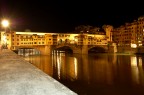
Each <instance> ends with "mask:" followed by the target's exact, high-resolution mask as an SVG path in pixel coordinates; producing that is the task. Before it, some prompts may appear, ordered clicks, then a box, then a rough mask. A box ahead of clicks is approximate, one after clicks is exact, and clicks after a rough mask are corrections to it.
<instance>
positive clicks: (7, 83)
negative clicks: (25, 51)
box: [0, 49, 77, 95]
mask: <svg viewBox="0 0 144 95" xmlns="http://www.w3.org/2000/svg"><path fill="white" fill-rule="evenodd" d="M0 72H1V73H0V85H1V86H0V95H77V94H76V93H75V92H73V91H71V90H70V89H69V88H67V87H66V86H64V85H63V84H61V83H59V82H58V81H56V80H55V79H53V78H52V77H50V76H48V75H47V74H45V73H44V72H42V71H41V70H40V69H38V68H36V67H35V66H33V65H32V64H30V63H29V62H27V61H26V60H24V59H23V58H22V57H20V56H18V55H17V54H16V53H14V52H13V51H10V50H8V49H4V50H2V52H1V53H0Z"/></svg>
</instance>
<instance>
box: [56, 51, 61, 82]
mask: <svg viewBox="0 0 144 95" xmlns="http://www.w3.org/2000/svg"><path fill="white" fill-rule="evenodd" d="M57 69H58V78H59V79H60V71H61V53H60V55H59V56H57Z"/></svg>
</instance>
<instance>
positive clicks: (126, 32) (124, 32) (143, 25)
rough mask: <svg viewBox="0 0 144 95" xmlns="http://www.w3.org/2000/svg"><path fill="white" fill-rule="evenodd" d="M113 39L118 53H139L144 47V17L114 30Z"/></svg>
mask: <svg viewBox="0 0 144 95" xmlns="http://www.w3.org/2000/svg"><path fill="white" fill-rule="evenodd" d="M112 38H113V39H112V40H113V42H115V43H116V44H117V47H118V52H133V53H137V52H138V53H139V50H140V49H142V47H143V46H144V16H142V17H139V18H138V19H137V20H134V21H133V22H132V23H125V25H122V26H120V27H118V28H114V29H113V37H112ZM141 52H143V50H142V51H141Z"/></svg>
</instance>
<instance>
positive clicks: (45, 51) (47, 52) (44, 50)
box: [40, 45, 52, 55]
mask: <svg viewBox="0 0 144 95" xmlns="http://www.w3.org/2000/svg"><path fill="white" fill-rule="evenodd" d="M40 51H41V54H42V55H50V54H51V53H52V48H51V45H46V46H45V47H44V48H41V49H40Z"/></svg>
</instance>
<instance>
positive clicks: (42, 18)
mask: <svg viewBox="0 0 144 95" xmlns="http://www.w3.org/2000/svg"><path fill="white" fill-rule="evenodd" d="M134 1H135V0H134ZM0 8H1V10H0V17H1V19H2V18H8V19H9V20H10V21H11V26H10V27H11V29H13V30H16V31H25V29H30V30H31V31H34V32H36V31H38V32H71V31H73V30H74V28H75V27H76V26H78V25H91V26H98V27H101V26H102V25H104V24H110V25H113V26H114V27H118V26H120V25H122V24H124V23H125V22H132V21H133V20H134V19H137V18H138V17H139V16H142V15H144V7H143V3H142V2H141V1H138V0H136V1H135V2H133V1H129V2H127V1H126V0H125V1H122V0H121V1H119V0H115V2H113V1H110V0H106V1H102V0H101V1H99V0H0Z"/></svg>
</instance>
